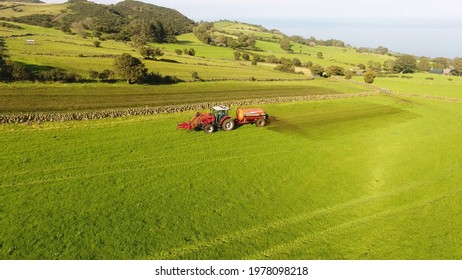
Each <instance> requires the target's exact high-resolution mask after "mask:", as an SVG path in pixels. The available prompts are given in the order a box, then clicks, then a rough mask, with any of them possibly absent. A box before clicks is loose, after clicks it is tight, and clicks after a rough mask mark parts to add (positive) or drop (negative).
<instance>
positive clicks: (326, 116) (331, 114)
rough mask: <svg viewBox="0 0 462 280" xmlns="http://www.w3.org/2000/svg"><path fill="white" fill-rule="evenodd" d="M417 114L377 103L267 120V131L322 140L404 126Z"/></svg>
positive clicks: (273, 117)
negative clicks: (340, 135)
mask: <svg viewBox="0 0 462 280" xmlns="http://www.w3.org/2000/svg"><path fill="white" fill-rule="evenodd" d="M418 117H419V115H418V114H415V113H413V112H409V111H407V110H404V109H401V108H396V107H392V106H385V105H379V104H366V105H362V106H356V107H354V108H353V107H352V108H333V109H332V110H322V111H321V110H320V111H319V112H310V113H309V114H306V115H304V116H303V115H302V116H301V115H297V116H294V117H275V116H272V117H271V118H270V121H269V123H270V124H271V125H270V126H269V127H268V129H269V130H271V131H274V132H277V133H282V134H288V135H298V136H302V137H305V138H311V139H321V138H325V137H329V136H333V135H338V134H342V133H351V132H355V131H365V130H375V129H379V128H383V127H387V126H391V125H395V124H398V123H403V122H406V121H409V120H412V119H415V118H418Z"/></svg>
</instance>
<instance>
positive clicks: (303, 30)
mask: <svg viewBox="0 0 462 280" xmlns="http://www.w3.org/2000/svg"><path fill="white" fill-rule="evenodd" d="M45 1H46V2H50V3H51V2H55V3H56V2H64V0H45ZM94 2H97V3H104V4H110V3H116V2H119V1H117V0H96V1H94ZM143 2H147V3H151V4H154V5H159V6H164V7H168V8H173V9H176V10H178V11H179V12H181V13H183V14H184V15H186V16H187V17H189V18H191V19H193V20H195V21H200V20H207V21H215V20H220V19H229V20H239V21H244V22H248V23H254V24H261V25H263V26H264V27H266V28H270V29H271V28H275V29H279V30H280V31H282V32H284V33H286V34H287V35H301V36H303V37H310V36H315V37H316V38H318V39H323V40H326V39H331V38H334V39H340V40H343V41H344V42H345V43H347V44H351V45H352V46H355V47H362V46H364V47H377V46H379V45H381V46H385V47H388V48H389V49H391V50H393V51H397V52H402V53H411V54H416V55H425V56H431V57H436V56H445V57H450V58H453V57H462V1H460V0H419V1H414V0H411V1H409V0H383V1H373V0H323V1H321V0H316V1H311V0H264V1H255V0H253V1H251V0H220V1H212V0H197V1H193V0H143Z"/></svg>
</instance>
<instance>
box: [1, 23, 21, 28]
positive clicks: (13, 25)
mask: <svg viewBox="0 0 462 280" xmlns="http://www.w3.org/2000/svg"><path fill="white" fill-rule="evenodd" d="M0 26H1V27H6V28H11V29H24V28H22V27H21V26H19V25H15V24H11V23H8V22H0Z"/></svg>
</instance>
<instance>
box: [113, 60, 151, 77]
mask: <svg viewBox="0 0 462 280" xmlns="http://www.w3.org/2000/svg"><path fill="white" fill-rule="evenodd" d="M114 71H115V73H117V74H118V75H119V76H120V77H122V79H124V80H126V81H127V82H128V83H129V84H133V83H140V82H142V81H143V79H145V78H146V76H147V72H148V69H147V68H146V66H145V65H144V64H143V63H142V62H141V60H139V59H138V58H136V57H133V56H131V55H130V54H128V53H124V54H122V55H120V56H118V57H116V58H115V60H114Z"/></svg>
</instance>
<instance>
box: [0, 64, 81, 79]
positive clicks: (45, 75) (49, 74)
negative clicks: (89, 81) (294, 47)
mask: <svg viewBox="0 0 462 280" xmlns="http://www.w3.org/2000/svg"><path fill="white" fill-rule="evenodd" d="M0 80H1V81H4V82H14V81H37V82H63V83H75V82H81V81H83V80H84V79H83V78H82V76H80V75H78V74H76V73H72V72H67V71H65V70H63V69H59V68H52V69H50V70H40V71H32V70H31V69H30V67H27V65H25V64H23V63H19V62H15V61H10V60H3V59H0Z"/></svg>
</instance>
